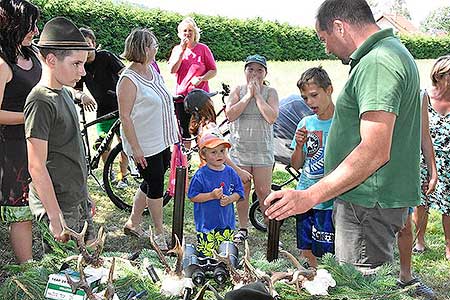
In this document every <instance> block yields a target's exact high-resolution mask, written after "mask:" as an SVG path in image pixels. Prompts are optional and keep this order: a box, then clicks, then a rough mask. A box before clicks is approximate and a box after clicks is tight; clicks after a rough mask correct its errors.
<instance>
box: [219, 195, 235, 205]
mask: <svg viewBox="0 0 450 300" xmlns="http://www.w3.org/2000/svg"><path fill="white" fill-rule="evenodd" d="M233 202H234V201H233V199H231V197H230V196H223V197H222V198H221V199H220V206H227V205H228V204H231V203H233Z"/></svg>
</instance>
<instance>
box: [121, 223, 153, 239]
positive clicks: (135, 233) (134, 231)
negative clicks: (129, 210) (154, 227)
mask: <svg viewBox="0 0 450 300" xmlns="http://www.w3.org/2000/svg"><path fill="white" fill-rule="evenodd" d="M123 233H125V235H131V236H134V237H137V238H139V239H146V238H149V237H150V234H149V233H148V232H145V231H144V230H142V229H131V228H129V227H127V226H124V227H123Z"/></svg>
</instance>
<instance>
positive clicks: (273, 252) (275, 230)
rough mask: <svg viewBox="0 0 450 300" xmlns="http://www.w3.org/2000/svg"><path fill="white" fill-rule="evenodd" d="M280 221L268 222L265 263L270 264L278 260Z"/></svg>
mask: <svg viewBox="0 0 450 300" xmlns="http://www.w3.org/2000/svg"><path fill="white" fill-rule="evenodd" d="M282 223H283V222H282V221H277V220H275V219H272V220H270V221H269V228H268V235H267V255H266V257H267V261H269V262H271V261H273V260H274V259H277V258H278V244H279V242H280V228H281V224H282Z"/></svg>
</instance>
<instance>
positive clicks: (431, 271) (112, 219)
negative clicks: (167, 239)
mask: <svg viewBox="0 0 450 300" xmlns="http://www.w3.org/2000/svg"><path fill="white" fill-rule="evenodd" d="M432 64H433V61H432V60H420V61H418V67H419V70H420V74H421V80H422V86H423V87H426V86H428V85H429V79H428V78H429V70H430V69H431V66H432ZM318 65H322V66H323V67H324V68H325V69H326V70H327V71H328V73H329V74H330V77H331V79H332V82H333V84H334V91H335V92H334V99H336V97H337V95H338V93H339V92H340V90H341V89H342V87H343V85H344V84H345V81H346V79H347V76H348V70H349V67H348V66H345V65H342V64H341V63H340V62H339V61H295V62H269V63H268V71H269V73H268V76H267V80H268V81H269V82H270V85H271V86H273V87H275V88H276V89H277V91H278V94H279V97H280V99H281V98H284V97H287V96H288V95H290V94H292V93H297V92H298V91H297V88H296V82H297V80H298V78H299V77H300V74H301V73H302V72H303V71H305V70H306V69H307V68H310V67H313V66H318ZM159 66H160V68H161V70H162V74H163V76H164V78H165V81H166V83H167V85H168V86H169V88H170V90H171V91H173V90H174V77H173V75H171V74H169V72H168V70H167V64H166V62H160V63H159ZM243 66H244V63H243V62H218V75H217V76H216V78H214V79H213V80H211V84H210V86H211V90H220V87H221V82H225V83H228V84H230V85H231V86H235V85H237V84H241V83H243V82H244V80H245V78H244V72H243ZM215 103H216V107H217V108H219V107H220V106H221V105H220V104H219V103H220V100H219V99H218V97H216V99H215ZM94 116H95V115H94V114H89V115H88V118H90V119H92V118H94ZM90 138H91V139H92V140H94V139H95V138H96V135H95V131H94V130H92V131H90ZM100 167H102V165H101V166H100ZM96 174H97V175H98V177H99V178H101V171H100V169H99V170H97V171H96ZM288 178H289V175H287V173H286V172H284V171H283V166H281V165H277V167H276V169H275V172H274V181H276V182H278V183H279V182H282V181H284V180H286V179H288ZM294 187H295V186H294V185H290V186H289V188H294ZM89 190H90V193H91V195H92V197H93V199H94V200H95V201H96V203H97V214H96V216H95V218H94V221H95V224H96V225H97V227H99V226H104V227H105V229H106V231H107V232H108V237H107V240H106V245H105V251H118V252H128V253H131V252H135V251H137V250H139V249H141V248H149V247H150V245H149V242H148V241H140V240H137V239H135V238H131V237H128V236H125V235H124V234H123V231H122V226H123V224H124V223H125V221H126V220H127V217H128V215H129V213H128V212H125V211H121V210H119V209H117V208H116V207H115V206H114V205H113V203H112V202H111V201H109V199H108V198H107V196H106V194H105V193H104V192H103V190H102V189H101V188H100V187H99V186H98V185H97V184H96V183H95V181H94V180H93V179H92V178H90V179H89ZM192 207H193V205H192V204H191V203H190V202H189V201H186V205H185V208H186V209H185V215H184V224H185V226H184V236H185V238H186V241H187V242H194V240H195V234H194V233H195V227H194V222H193V211H192ZM172 209H173V206H172V202H171V203H170V204H169V205H168V206H166V207H165V208H164V223H165V228H166V231H167V232H168V233H170V232H171V227H172ZM150 223H151V220H150V217H149V216H144V217H143V227H144V228H148V226H149V225H150ZM34 231H35V232H34V257H35V259H40V258H41V257H42V252H41V244H40V236H39V233H38V232H37V230H34ZM249 234H250V238H249V242H250V248H251V251H252V253H256V254H257V255H265V253H266V234H265V233H262V232H259V231H257V230H256V229H254V228H253V227H251V226H250V233H249ZM280 240H281V241H282V243H283V245H284V247H285V248H286V249H287V250H288V251H290V252H292V253H294V254H295V255H298V251H297V250H296V242H295V220H294V219H293V218H290V219H288V220H286V221H285V222H284V225H283V226H282V233H281V237H280ZM0 243H1V244H2V246H1V247H0V265H2V266H4V265H8V264H13V263H14V257H13V253H12V251H11V247H10V244H9V239H8V231H7V227H6V226H5V225H4V224H1V225H0ZM427 245H428V249H429V250H428V251H426V252H425V253H423V254H420V255H414V257H413V270H414V273H415V274H417V275H418V276H419V277H421V278H422V280H423V281H424V282H425V283H426V284H428V285H430V286H431V287H433V288H434V289H435V291H436V292H438V294H439V295H440V299H450V287H449V285H448V282H449V279H450V262H448V261H447V260H446V259H445V255H444V250H445V248H444V240H443V231H442V226H441V218H440V215H439V214H438V213H437V212H435V211H432V212H431V216H430V221H429V225H428V230H427ZM240 250H241V253H242V251H243V250H242V249H240ZM395 265H396V269H398V260H397V261H396V262H395ZM8 275H9V274H8V273H6V272H5V271H2V272H0V282H2V281H3V280H4V279H5V277H7V276H8ZM0 288H1V287H0Z"/></svg>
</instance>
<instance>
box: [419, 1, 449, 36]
mask: <svg viewBox="0 0 450 300" xmlns="http://www.w3.org/2000/svg"><path fill="white" fill-rule="evenodd" d="M422 29H423V30H424V31H428V32H435V31H440V30H442V31H446V32H450V6H447V7H441V8H437V9H435V10H433V11H432V12H431V13H430V14H429V15H428V17H427V18H426V19H425V21H423V22H422Z"/></svg>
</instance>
